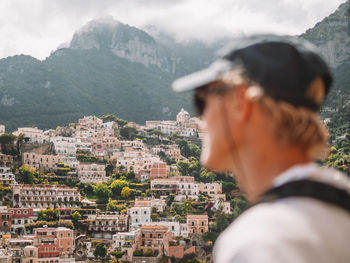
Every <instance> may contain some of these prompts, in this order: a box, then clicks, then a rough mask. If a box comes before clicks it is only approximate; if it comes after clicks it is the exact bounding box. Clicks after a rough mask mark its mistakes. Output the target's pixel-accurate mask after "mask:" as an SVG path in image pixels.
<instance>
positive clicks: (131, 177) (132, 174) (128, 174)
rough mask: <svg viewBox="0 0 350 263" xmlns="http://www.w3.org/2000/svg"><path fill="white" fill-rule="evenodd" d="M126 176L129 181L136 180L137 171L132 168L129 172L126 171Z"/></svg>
mask: <svg viewBox="0 0 350 263" xmlns="http://www.w3.org/2000/svg"><path fill="white" fill-rule="evenodd" d="M125 177H126V179H127V180H128V181H133V180H135V172H134V170H130V171H129V172H126V173H125Z"/></svg>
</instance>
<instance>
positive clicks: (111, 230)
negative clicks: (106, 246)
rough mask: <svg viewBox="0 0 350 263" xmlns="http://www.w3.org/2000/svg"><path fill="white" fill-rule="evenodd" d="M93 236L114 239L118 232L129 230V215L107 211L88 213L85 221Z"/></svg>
mask: <svg viewBox="0 0 350 263" xmlns="http://www.w3.org/2000/svg"><path fill="white" fill-rule="evenodd" d="M85 222H87V225H88V230H89V232H90V233H91V236H92V237H94V238H99V239H101V238H102V239H112V237H113V234H115V233H116V232H126V231H128V215H124V214H119V213H112V212H109V213H108V212H105V213H102V212H101V213H97V214H95V215H88V219H87V220H86V221H85Z"/></svg>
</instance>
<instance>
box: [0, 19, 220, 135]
mask: <svg viewBox="0 0 350 263" xmlns="http://www.w3.org/2000/svg"><path fill="white" fill-rule="evenodd" d="M169 39H171V38H170V37H169ZM219 47H220V46H219V45H217V44H216V45H215V44H214V45H212V46H207V45H205V44H203V43H199V42H191V43H187V44H179V43H176V41H174V40H172V41H169V42H168V43H165V42H164V41H161V40H159V39H156V38H154V37H152V36H151V35H150V34H148V33H146V32H145V31H143V30H140V29H138V28H135V27H131V26H129V25H126V24H123V23H120V22H118V21H116V20H113V19H112V18H104V19H99V20H94V21H91V22H90V23H88V24H87V25H85V26H84V27H83V28H81V29H79V30H78V31H77V32H76V33H75V34H74V36H73V38H72V40H71V42H70V44H69V46H68V48H61V49H58V50H56V51H55V52H53V53H52V54H51V55H50V56H49V57H48V58H47V59H45V60H44V61H39V60H37V59H35V58H32V57H30V56H24V55H19V56H14V57H8V58H5V59H1V60H0V123H3V124H5V125H6V126H7V128H8V129H9V130H12V129H15V128H16V127H19V126H26V125H28V126H38V127H40V128H55V127H56V126H57V125H67V124H68V123H69V122H74V121H76V120H77V118H79V117H82V116H84V115H88V114H95V115H103V114H109V113H113V114H116V115H117V116H118V117H121V118H125V119H127V120H130V121H135V122H138V123H143V122H144V121H146V120H154V119H169V118H170V119H174V118H175V116H176V114H177V112H178V111H179V110H180V109H181V108H182V107H184V108H186V109H187V110H189V111H191V109H192V106H191V99H190V96H189V94H175V93H173V92H172V90H171V87H170V85H171V83H172V81H173V80H174V79H175V78H177V77H178V76H181V75H184V74H187V73H190V72H193V71H195V70H197V69H199V68H201V67H202V66H204V65H208V64H209V62H211V61H212V60H213V57H214V55H215V51H216V50H217V49H219Z"/></svg>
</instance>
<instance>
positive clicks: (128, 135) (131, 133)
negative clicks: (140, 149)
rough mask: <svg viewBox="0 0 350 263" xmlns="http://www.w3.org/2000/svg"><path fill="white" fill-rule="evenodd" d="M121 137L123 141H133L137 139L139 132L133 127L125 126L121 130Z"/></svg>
mask: <svg viewBox="0 0 350 263" xmlns="http://www.w3.org/2000/svg"><path fill="white" fill-rule="evenodd" d="M120 135H121V136H122V138H123V139H125V140H129V141H132V140H134V139H135V138H136V135H137V130H136V129H135V128H133V127H128V126H125V127H123V128H121V129H120Z"/></svg>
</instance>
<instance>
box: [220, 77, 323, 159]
mask: <svg viewBox="0 0 350 263" xmlns="http://www.w3.org/2000/svg"><path fill="white" fill-rule="evenodd" d="M236 79H237V78H236ZM241 80H242V79H241ZM245 80H247V79H246V78H245ZM221 81H222V82H224V83H225V84H226V85H234V84H236V83H233V82H232V81H229V79H228V78H227V77H223V78H222V79H221ZM244 82H245V84H246V86H248V89H247V91H246V93H247V96H249V97H250V98H251V99H252V100H254V101H256V102H257V103H258V105H259V106H260V108H261V109H262V111H263V112H264V113H265V114H266V116H267V117H268V118H269V119H270V121H269V122H268V125H269V126H270V128H271V130H272V131H273V132H274V133H275V136H276V139H277V140H278V142H279V143H280V145H281V146H285V147H288V146H292V145H298V146H300V147H302V149H303V150H305V152H306V154H307V155H308V156H309V157H310V158H312V159H325V158H326V157H327V156H328V153H329V145H328V140H329V132H328V130H327V128H326V126H325V125H324V123H323V121H322V120H321V119H320V116H319V115H318V114H317V112H314V111H312V110H310V109H307V108H305V107H296V106H293V105H292V104H290V103H288V102H285V101H276V100H274V99H273V98H271V97H270V96H268V95H265V94H264V91H263V89H262V88H261V87H260V86H259V85H256V84H254V83H253V82H252V81H250V80H248V81H244ZM243 85H244V84H243ZM236 86H237V85H236ZM306 97H307V98H308V99H310V100H312V101H314V102H315V103H316V104H318V105H321V103H322V101H323V100H324V97H325V86H324V83H323V80H322V79H321V78H319V77H318V78H315V79H314V80H313V81H312V83H311V84H310V86H309V88H308V90H307V92H306Z"/></svg>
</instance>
